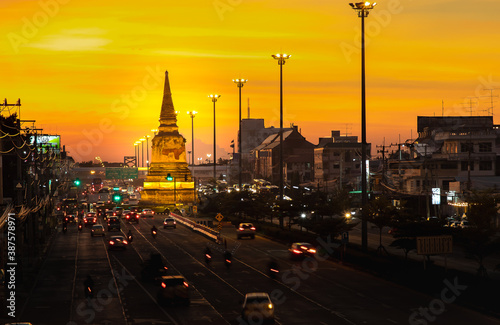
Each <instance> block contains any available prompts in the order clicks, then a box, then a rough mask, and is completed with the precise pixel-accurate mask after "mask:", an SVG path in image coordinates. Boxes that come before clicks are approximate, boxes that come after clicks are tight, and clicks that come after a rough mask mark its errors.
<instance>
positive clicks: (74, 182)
mask: <svg viewBox="0 0 500 325" xmlns="http://www.w3.org/2000/svg"><path fill="white" fill-rule="evenodd" d="M73 184H75V186H80V184H81V182H80V179H79V178H77V179H75V180H74V181H73Z"/></svg>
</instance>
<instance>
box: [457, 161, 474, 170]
mask: <svg viewBox="0 0 500 325" xmlns="http://www.w3.org/2000/svg"><path fill="white" fill-rule="evenodd" d="M468 166H469V162H468V161H462V162H461V168H460V169H462V171H467V170H468V169H467V167H468ZM470 170H474V162H472V161H471V162H470Z"/></svg>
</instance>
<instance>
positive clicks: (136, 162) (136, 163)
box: [134, 141, 141, 167]
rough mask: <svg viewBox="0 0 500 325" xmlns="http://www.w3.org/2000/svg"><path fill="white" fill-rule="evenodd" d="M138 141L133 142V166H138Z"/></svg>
mask: <svg viewBox="0 0 500 325" xmlns="http://www.w3.org/2000/svg"><path fill="white" fill-rule="evenodd" d="M140 143H141V142H140V141H136V142H134V153H135V167H139V144H140Z"/></svg>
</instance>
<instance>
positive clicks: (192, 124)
mask: <svg viewBox="0 0 500 325" xmlns="http://www.w3.org/2000/svg"><path fill="white" fill-rule="evenodd" d="M187 113H188V115H189V116H190V117H191V164H192V165H193V166H194V117H195V116H196V114H198V112H197V111H189V112H187Z"/></svg>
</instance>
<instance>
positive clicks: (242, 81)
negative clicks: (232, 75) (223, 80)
mask: <svg viewBox="0 0 500 325" xmlns="http://www.w3.org/2000/svg"><path fill="white" fill-rule="evenodd" d="M247 81H248V80H247V79H233V82H234V83H236V86H237V87H238V88H239V120H238V121H239V122H238V123H239V124H238V154H239V155H240V158H239V161H238V189H239V190H240V191H241V158H242V155H241V140H242V139H241V88H242V87H243V86H244V85H245V83H246V82H247ZM233 157H234V155H233Z"/></svg>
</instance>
